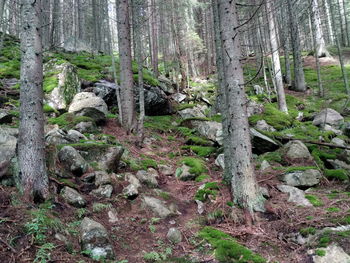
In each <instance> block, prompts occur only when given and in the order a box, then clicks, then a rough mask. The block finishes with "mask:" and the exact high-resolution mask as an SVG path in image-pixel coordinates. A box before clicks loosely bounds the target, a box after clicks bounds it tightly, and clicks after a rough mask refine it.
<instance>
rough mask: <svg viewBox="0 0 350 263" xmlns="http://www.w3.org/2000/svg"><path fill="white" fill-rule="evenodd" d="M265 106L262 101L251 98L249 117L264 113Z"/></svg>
mask: <svg viewBox="0 0 350 263" xmlns="http://www.w3.org/2000/svg"><path fill="white" fill-rule="evenodd" d="M264 110H265V108H264V105H263V104H261V103H257V102H256V101H255V100H249V101H248V104H247V115H248V117H250V116H252V115H255V114H262V113H263V112H264Z"/></svg>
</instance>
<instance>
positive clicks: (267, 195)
mask: <svg viewBox="0 0 350 263" xmlns="http://www.w3.org/2000/svg"><path fill="white" fill-rule="evenodd" d="M260 192H261V194H262V195H263V197H265V198H270V193H269V190H267V188H266V187H262V186H260Z"/></svg>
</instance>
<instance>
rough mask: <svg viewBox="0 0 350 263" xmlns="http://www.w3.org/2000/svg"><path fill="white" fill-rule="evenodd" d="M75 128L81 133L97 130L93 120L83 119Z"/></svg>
mask: <svg viewBox="0 0 350 263" xmlns="http://www.w3.org/2000/svg"><path fill="white" fill-rule="evenodd" d="M74 129H75V130H77V131H79V132H81V133H90V132H95V131H96V126H95V124H94V123H93V122H91V121H83V122H79V123H78V124H77V125H75V127H74Z"/></svg>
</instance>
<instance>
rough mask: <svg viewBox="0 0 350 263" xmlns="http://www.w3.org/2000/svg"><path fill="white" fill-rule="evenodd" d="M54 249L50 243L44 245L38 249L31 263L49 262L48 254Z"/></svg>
mask: <svg viewBox="0 0 350 263" xmlns="http://www.w3.org/2000/svg"><path fill="white" fill-rule="evenodd" d="M54 248H55V245H54V244H52V243H45V244H43V245H42V246H40V247H39V249H38V251H37V252H36V254H35V259H34V261H33V263H47V262H49V261H50V259H51V257H50V252H51V251H52V250H53V249H54Z"/></svg>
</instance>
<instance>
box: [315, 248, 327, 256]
mask: <svg viewBox="0 0 350 263" xmlns="http://www.w3.org/2000/svg"><path fill="white" fill-rule="evenodd" d="M315 254H316V255H317V256H319V257H324V256H325V255H326V251H325V250H323V249H316V251H315Z"/></svg>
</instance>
